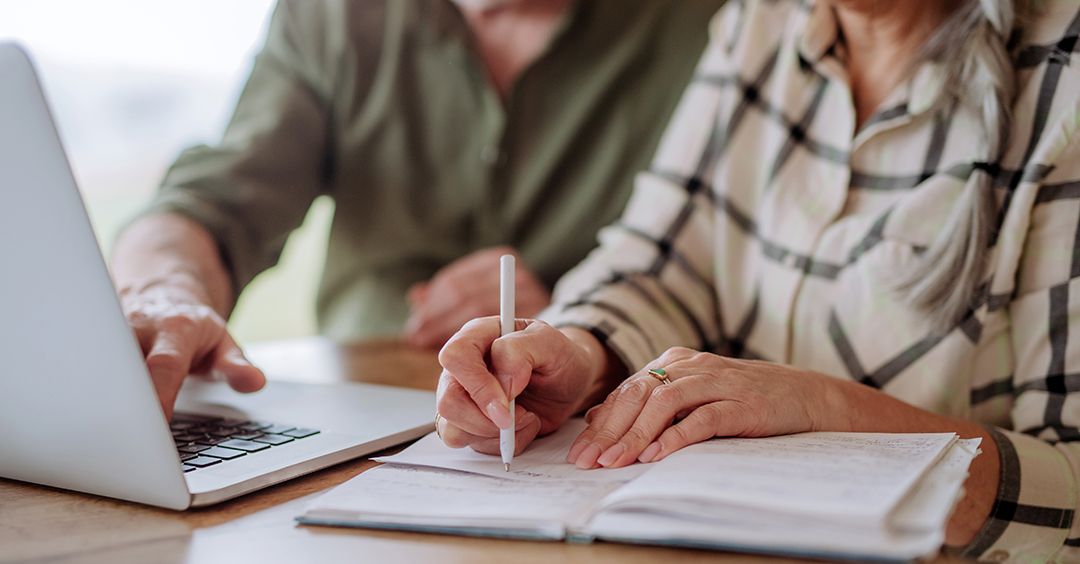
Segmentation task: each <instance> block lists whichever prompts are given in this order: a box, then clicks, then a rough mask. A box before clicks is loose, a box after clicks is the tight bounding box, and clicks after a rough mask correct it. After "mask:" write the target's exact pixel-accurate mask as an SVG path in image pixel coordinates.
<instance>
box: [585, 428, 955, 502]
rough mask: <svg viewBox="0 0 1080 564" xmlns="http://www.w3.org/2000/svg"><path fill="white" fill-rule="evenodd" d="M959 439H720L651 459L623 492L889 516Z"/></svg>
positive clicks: (630, 496)
mask: <svg viewBox="0 0 1080 564" xmlns="http://www.w3.org/2000/svg"><path fill="white" fill-rule="evenodd" d="M955 440H956V435H954V434H952V433H937V434H874V433H804V434H800V435H790V436H785V437H771V438H758V439H716V440H712V441H707V442H704V443H699V444H696V445H692V446H690V447H687V448H685V449H683V450H681V451H679V452H676V453H674V454H672V455H671V456H669V457H668V458H666V459H665V460H663V461H661V462H659V463H656V464H650V465H647V466H649V467H651V469H650V471H649V472H647V473H646V474H644V475H642V476H641V477H640V478H638V479H636V480H634V481H633V482H631V483H629V484H627V485H626V486H625V487H623V488H622V489H620V490H618V491H616V492H615V493H613V494H612V496H611V497H610V498H609V499H608V500H607V503H606V505H615V504H618V503H620V502H624V501H627V500H631V501H633V500H640V499H642V498H646V499H660V500H663V499H665V498H668V499H671V498H685V499H695V500H701V501H707V502H710V504H712V505H716V504H717V503H723V504H728V505H737V506H745V507H754V508H757V509H761V510H768V511H775V512H779V513H789V514H797V515H806V516H826V517H834V518H837V519H842V520H845V521H847V522H861V521H863V520H867V519H870V520H876V521H878V522H884V521H885V519H886V518H887V516H888V515H889V513H890V512H891V511H892V510H893V508H895V507H896V506H897V504H898V503H899V501H900V500H901V499H902V498H903V496H904V495H905V494H906V493H907V492H908V491H909V490H910V489H911V487H912V486H913V485H914V484H915V483H916V481H918V480H919V478H920V477H921V476H922V475H923V474H924V473H925V472H926V470H927V469H928V468H929V467H930V466H931V465H932V464H933V463H934V462H935V461H936V460H937V459H938V458H939V456H941V454H942V453H943V452H944V450H945V449H946V448H947V447H948V446H950V445H951V444H952V443H953V441H955Z"/></svg>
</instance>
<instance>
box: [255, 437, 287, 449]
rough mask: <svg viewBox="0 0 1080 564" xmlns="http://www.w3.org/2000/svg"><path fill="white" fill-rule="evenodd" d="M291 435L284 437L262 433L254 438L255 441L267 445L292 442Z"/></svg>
mask: <svg viewBox="0 0 1080 564" xmlns="http://www.w3.org/2000/svg"><path fill="white" fill-rule="evenodd" d="M292 441H293V438H292V437H286V436H285V435H263V436H261V437H258V438H257V439H255V442H258V443H266V444H268V445H274V446H277V445H283V444H285V443H288V442H292Z"/></svg>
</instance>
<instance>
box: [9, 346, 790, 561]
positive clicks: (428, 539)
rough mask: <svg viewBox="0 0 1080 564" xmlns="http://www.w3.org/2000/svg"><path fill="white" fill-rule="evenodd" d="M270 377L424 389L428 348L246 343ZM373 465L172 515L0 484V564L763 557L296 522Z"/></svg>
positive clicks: (430, 375)
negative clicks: (315, 501)
mask: <svg viewBox="0 0 1080 564" xmlns="http://www.w3.org/2000/svg"><path fill="white" fill-rule="evenodd" d="M249 354H250V355H251V357H252V359H253V360H254V361H255V362H256V363H257V364H259V365H260V366H261V367H263V368H264V369H265V370H266V371H267V374H268V375H269V377H270V378H271V379H279V380H294V381H295V380H300V381H308V382H333V381H342V380H352V381H363V382H374V383H384V384H397V385H403V386H408V387H413V388H419V389H427V390H430V389H434V387H435V383H436V379H437V377H438V373H439V372H438V363H437V362H436V360H435V356H434V355H433V354H431V353H426V352H421V351H416V350H411V349H408V348H406V347H404V346H402V345H399V344H397V343H392V342H381V343H380V342H370V343H362V344H356V345H348V346H339V345H336V344H333V343H330V342H328V341H323V340H320V339H304V340H297V341H285V342H280V343H270V344H264V345H259V346H255V347H252V348H250V349H249ZM373 465H374V463H372V462H370V461H367V460H354V461H352V462H346V463H344V464H340V465H338V466H334V467H332V468H329V469H326V470H323V471H321V472H318V473H315V474H311V475H308V476H305V477H302V478H298V479H296V480H292V481H290V482H287V483H284V484H280V485H277V486H274V487H271V488H268V489H265V490H261V491H259V492H256V493H253V494H249V495H246V496H244V497H241V498H238V499H234V500H231V501H227V502H225V503H222V504H219V505H215V506H212V507H208V508H203V509H195V510H190V511H186V512H175V511H169V510H164V509H157V508H153V507H147V506H142V505H138V504H134V503H127V502H122V501H114V500H111V499H106V498H100V497H95V496H91V495H84V494H78V493H72V492H66V491H63V490H57V489H52V488H46V487H40V486H34V485H30V484H23V483H19V482H13V481H10V480H2V479H0V562H24V561H29V562H45V561H48V562H110V563H112V562H116V563H121V562H164V563H169V562H216V561H222V562H224V561H229V562H232V563H233V564H235V563H237V562H360V561H371V562H384V561H385V562H437V563H438V564H450V563H457V562H462V563H464V562H469V563H481V562H494V563H500V564H509V563H517V562H541V561H543V562H550V561H562V562H620V563H634V562H659V561H663V560H666V559H672V560H678V561H679V562H680V564H689V563H691V562H698V561H709V562H716V561H722V562H766V561H767V562H775V561H777V560H776V559H772V558H764V557H755V556H747V555H738V554H726V553H716V552H706V551H695V550H681V549H665V548H654V547H641V546H626V545H616V544H605V543H596V544H591V545H572V544H564V543H557V542H528V541H509V540H490V539H471V538H463V537H452V536H444V535H429V534H419V533H399V532H383V531H372V530H363V529H345V528H329V527H307V526H300V525H297V524H296V523H295V521H294V520H293V518H294V517H296V516H297V515H299V514H300V513H301V512H302V511H303V508H304V507H305V506H306V504H307V503H308V502H309V501H310V499H311V498H312V497H313V496H316V495H318V494H319V493H320V492H323V491H326V490H327V489H329V488H331V487H333V486H336V485H338V484H341V483H342V482H344V481H346V480H348V479H350V478H352V477H354V476H356V475H357V474H359V473H360V472H363V471H364V470H366V469H368V468H371V467H372V466H373Z"/></svg>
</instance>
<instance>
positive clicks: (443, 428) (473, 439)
mask: <svg viewBox="0 0 1080 564" xmlns="http://www.w3.org/2000/svg"><path fill="white" fill-rule="evenodd" d="M438 426H439V429H438V431H439V433H438V436H439V437H441V438H442V442H443V443H444V444H445V445H446V446H448V447H450V448H465V447H467V446H469V445H476V444H480V443H482V442H485V441H490V440H491V437H479V436H476V435H474V434H472V433H470V432H468V431H466V430H464V429H462V428H461V427H458V426H457V425H454V424H453V423H451V422H449V421H447V420H446V418H445V417H440V418H439V423H438Z"/></svg>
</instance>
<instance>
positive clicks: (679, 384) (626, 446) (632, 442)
mask: <svg viewBox="0 0 1080 564" xmlns="http://www.w3.org/2000/svg"><path fill="white" fill-rule="evenodd" d="M711 391H712V387H711V386H710V379H709V378H708V377H703V376H683V377H681V378H678V379H677V380H674V381H672V382H671V383H670V384H662V385H660V386H659V387H656V388H654V389H653V390H652V394H651V395H650V397H649V398H648V400H647V401H646V402H645V405H644V407H643V408H642V409H641V413H640V415H638V417H637V419H636V420H635V421H634V422H633V425H632V426H631V427H630V428H629V429H627V431H626V432H625V433H624V434H623V435H622V436H621V437H620V438H619V440H618V442H616V443H615V444H614V445H612V446H611V447H609V448H608V449H607V450H605V451H604V453H603V454H602V455H600V457H599V458H598V459H597V460H596V461H597V463H599V464H600V465H601V466H603V467H605V468H617V467H620V466H626V465H627V464H631V463H633V462H635V461H637V459H638V456H639V455H641V453H642V451H644V450H645V448H646V447H648V446H649V444H650V443H652V442H653V441H654V440H656V438H657V437H658V436H660V433H662V432H663V431H664V430H665V429H667V428H668V427H670V426H671V424H672V422H673V421H674V420H675V419H676V417H677V416H678V414H679V413H680V412H688V414H689V413H692V412H693V409H694V408H696V407H698V406H699V405H701V404H702V403H707V402H709V401H712V400H714V399H717V398H715V396H713V397H710V396H711V395H712V394H711V393H710V392H711Z"/></svg>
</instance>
